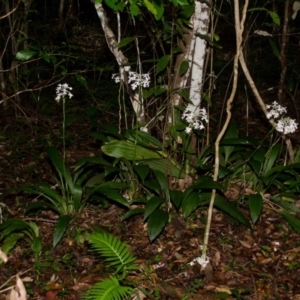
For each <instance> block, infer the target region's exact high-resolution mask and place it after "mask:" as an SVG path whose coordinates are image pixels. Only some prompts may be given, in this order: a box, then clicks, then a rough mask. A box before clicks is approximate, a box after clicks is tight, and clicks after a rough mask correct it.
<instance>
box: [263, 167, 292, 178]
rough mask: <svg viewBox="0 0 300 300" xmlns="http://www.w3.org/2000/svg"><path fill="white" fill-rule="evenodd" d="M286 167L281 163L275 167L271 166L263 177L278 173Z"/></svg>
mask: <svg viewBox="0 0 300 300" xmlns="http://www.w3.org/2000/svg"><path fill="white" fill-rule="evenodd" d="M287 169H288V167H286V166H282V165H276V166H275V167H273V168H272V169H270V170H268V171H267V172H266V173H265V174H264V177H270V176H271V175H274V174H280V173H282V172H283V171H285V170H287Z"/></svg>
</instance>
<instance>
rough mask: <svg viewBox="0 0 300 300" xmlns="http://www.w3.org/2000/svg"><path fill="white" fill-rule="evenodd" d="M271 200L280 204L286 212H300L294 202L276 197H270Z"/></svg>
mask: <svg viewBox="0 0 300 300" xmlns="http://www.w3.org/2000/svg"><path fill="white" fill-rule="evenodd" d="M271 200H272V201H274V202H275V203H276V204H278V205H279V206H281V207H282V208H283V209H284V210H286V211H287V212H288V213H300V209H299V208H298V207H297V206H296V205H295V204H293V203H291V202H289V201H285V200H283V199H280V198H278V197H271Z"/></svg>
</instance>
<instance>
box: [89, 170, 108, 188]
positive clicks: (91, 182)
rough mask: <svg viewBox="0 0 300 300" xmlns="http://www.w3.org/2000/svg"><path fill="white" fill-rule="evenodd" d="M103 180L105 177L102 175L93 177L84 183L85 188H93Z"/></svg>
mask: <svg viewBox="0 0 300 300" xmlns="http://www.w3.org/2000/svg"><path fill="white" fill-rule="evenodd" d="M104 179H105V175H104V174H103V173H101V174H98V175H95V176H93V177H92V178H90V179H89V180H88V181H87V182H86V184H85V186H86V187H94V186H95V185H96V184H101V183H102V182H103V180H104Z"/></svg>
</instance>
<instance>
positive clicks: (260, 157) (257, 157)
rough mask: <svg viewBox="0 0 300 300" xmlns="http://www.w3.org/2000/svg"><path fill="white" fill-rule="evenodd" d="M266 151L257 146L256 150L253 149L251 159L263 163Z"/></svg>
mask: <svg viewBox="0 0 300 300" xmlns="http://www.w3.org/2000/svg"><path fill="white" fill-rule="evenodd" d="M267 153H268V151H267V150H266V149H264V148H259V149H258V150H256V151H255V153H254V155H253V159H255V160H257V161H259V162H260V163H262V164H263V163H264V162H265V160H266V156H267Z"/></svg>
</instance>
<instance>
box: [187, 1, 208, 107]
mask: <svg viewBox="0 0 300 300" xmlns="http://www.w3.org/2000/svg"><path fill="white" fill-rule="evenodd" d="M195 4H196V7H195V12H194V15H193V16H192V20H191V21H192V26H193V29H192V32H191V33H192V40H191V46H190V49H189V50H190V51H189V53H188V60H189V61H191V62H192V66H191V77H190V84H191V85H190V93H189V95H190V100H191V101H192V103H193V105H194V106H195V108H196V107H198V108H199V106H200V104H201V90H202V84H203V75H205V74H204V72H203V70H204V62H205V55H206V46H207V45H206V44H207V43H206V41H205V40H204V39H202V38H200V37H199V36H196V33H198V34H201V35H207V34H208V29H209V7H208V5H207V4H205V3H201V2H198V1H196V3H195Z"/></svg>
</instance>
